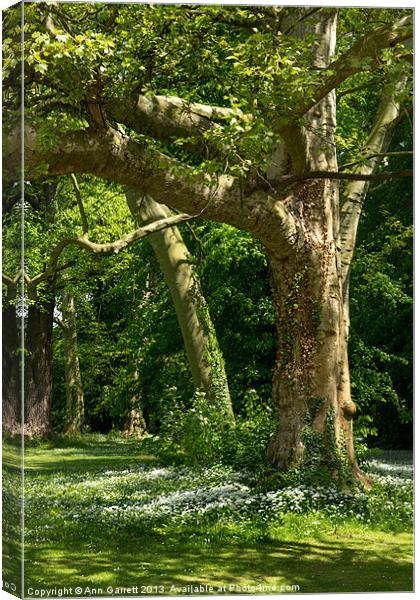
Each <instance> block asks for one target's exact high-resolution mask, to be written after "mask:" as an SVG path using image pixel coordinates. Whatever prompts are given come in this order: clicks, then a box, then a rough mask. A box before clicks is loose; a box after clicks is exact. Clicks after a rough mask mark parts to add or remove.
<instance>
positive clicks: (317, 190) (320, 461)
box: [269, 181, 368, 484]
mask: <svg viewBox="0 0 420 600" xmlns="http://www.w3.org/2000/svg"><path fill="white" fill-rule="evenodd" d="M335 197H338V194H337V192H336V189H335V186H334V185H333V184H330V183H326V182H324V181H318V182H314V183H311V184H307V185H306V186H304V187H303V186H302V187H300V190H299V192H297V193H296V196H295V198H294V204H295V206H297V205H298V204H299V203H302V204H304V205H305V206H307V205H308V204H311V203H312V205H313V212H312V219H313V220H312V222H310V221H309V219H308V218H307V223H308V231H307V232H306V233H307V235H306V236H305V241H304V242H303V243H302V245H301V247H300V248H298V249H296V252H295V253H291V254H289V255H288V256H287V258H284V257H282V258H279V257H278V256H273V255H272V253H270V250H269V254H271V266H272V287H273V298H274V309H275V314H276V320H277V335H278V347H277V348H278V349H277V358H276V365H275V369H274V374H273V402H274V405H275V407H276V410H277V415H278V418H277V430H276V433H275V435H274V437H273V439H272V441H271V444H270V447H269V458H270V461H271V462H272V463H273V464H274V465H276V466H278V467H280V468H281V469H287V468H289V467H291V466H295V465H301V466H304V467H305V466H306V467H307V468H309V469H311V470H312V472H316V473H317V474H320V473H321V472H324V474H326V473H329V474H330V475H332V476H333V478H335V479H337V480H342V481H348V482H350V480H351V478H352V477H353V476H356V477H357V478H358V479H360V480H363V481H364V483H366V484H368V480H367V479H366V478H365V477H364V475H363V474H362V473H361V472H360V469H359V467H358V465H357V461H356V458H355V453H354V448H353V436H352V419H353V416H354V414H355V405H354V403H353V402H352V400H351V395H350V380H349V370H348V357H347V331H346V319H345V317H346V313H345V310H344V307H345V303H344V295H343V288H342V281H341V274H340V256H339V254H340V252H339V248H338V247H337V243H336V239H335V237H334V236H333V235H332V234H333V232H334V227H333V222H334V220H333V219H331V220H330V222H329V223H328V220H327V221H326V220H325V219H322V216H321V214H322V212H323V213H324V214H325V211H320V212H318V211H317V210H316V207H317V206H318V208H320V207H322V206H324V208H325V206H326V205H328V204H330V208H332V207H331V201H333V203H335V201H334V198H335ZM337 208H338V207H336V209H337ZM326 212H328V213H329V214H330V216H331V215H333V214H334V210H333V211H326ZM308 216H309V215H308ZM317 223H318V224H320V225H321V230H323V231H322V235H319V237H318V236H317V237H314V236H313V235H312V233H311V234H309V231H310V232H314V231H316V230H317ZM319 233H321V231H319Z"/></svg>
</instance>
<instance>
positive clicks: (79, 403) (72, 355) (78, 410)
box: [61, 290, 85, 435]
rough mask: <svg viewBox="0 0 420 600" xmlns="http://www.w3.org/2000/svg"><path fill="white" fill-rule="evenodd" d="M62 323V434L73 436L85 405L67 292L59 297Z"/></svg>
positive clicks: (80, 424)
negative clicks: (63, 392) (63, 384)
mask: <svg viewBox="0 0 420 600" xmlns="http://www.w3.org/2000/svg"><path fill="white" fill-rule="evenodd" d="M61 299H62V304H61V308H62V313H63V321H62V322H61V328H62V332H63V342H64V371H65V377H66V416H65V425H64V433H65V434H68V435H74V434H78V433H80V432H81V430H82V427H83V420H84V413H85V403H84V397H83V386H82V376H81V373H80V365H79V355H78V352H77V329H76V311H75V307H74V297H73V295H72V294H71V292H69V291H68V290H64V291H63V293H62V296H61Z"/></svg>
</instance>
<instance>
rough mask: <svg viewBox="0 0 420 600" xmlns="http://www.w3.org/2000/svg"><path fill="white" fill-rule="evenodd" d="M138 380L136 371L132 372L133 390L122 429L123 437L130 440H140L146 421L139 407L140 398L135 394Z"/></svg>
mask: <svg viewBox="0 0 420 600" xmlns="http://www.w3.org/2000/svg"><path fill="white" fill-rule="evenodd" d="M138 378H139V373H138V371H137V370H136V371H134V373H133V385H134V390H133V394H132V395H131V398H130V402H129V406H128V414H127V419H126V422H125V424H124V429H123V431H122V435H123V437H127V438H128V437H131V438H141V437H143V436H144V434H145V433H146V421H145V420H144V417H143V411H142V409H141V405H140V398H139V395H138V393H137V389H136V388H137V385H136V384H137V382H138Z"/></svg>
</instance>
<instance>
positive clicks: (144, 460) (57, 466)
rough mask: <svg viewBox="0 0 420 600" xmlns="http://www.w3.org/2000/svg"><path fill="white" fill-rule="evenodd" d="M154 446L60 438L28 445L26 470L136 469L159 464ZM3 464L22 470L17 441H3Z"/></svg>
mask: <svg viewBox="0 0 420 600" xmlns="http://www.w3.org/2000/svg"><path fill="white" fill-rule="evenodd" d="M150 450H152V448H151V445H150V443H149V444H146V443H143V442H142V441H139V440H128V441H126V440H93V441H92V440H90V439H89V438H64V437H62V438H57V439H56V440H54V441H51V440H50V441H47V442H46V441H36V440H30V441H29V442H25V448H24V465H25V471H30V472H32V473H34V474H37V475H42V474H43V473H45V474H49V473H51V472H52V471H55V472H58V471H60V472H63V471H64V472H67V471H78V472H86V471H98V470H101V469H104V468H115V467H117V468H120V469H125V468H129V467H136V466H138V465H139V464H150V463H156V462H157V461H158V459H157V458H156V456H154V455H153V454H152V453H151V452H150ZM3 464H4V465H5V466H7V467H9V468H10V469H18V470H20V468H21V464H22V459H21V448H20V446H19V444H18V443H17V441H16V440H7V441H3Z"/></svg>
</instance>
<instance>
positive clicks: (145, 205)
mask: <svg viewBox="0 0 420 600" xmlns="http://www.w3.org/2000/svg"><path fill="white" fill-rule="evenodd" d="M126 196H127V202H128V205H129V208H130V211H131V213H132V215H133V218H134V219H135V220H136V221H137V222H138V223H140V224H142V225H146V224H148V223H152V222H154V221H156V220H159V219H164V218H167V217H168V216H170V211H169V209H168V208H167V207H166V206H164V205H162V204H158V203H157V202H155V201H154V200H153V199H152V198H150V197H149V196H142V195H139V194H138V193H137V192H135V191H133V190H129V191H127V193H126ZM148 241H149V242H150V244H151V246H152V248H153V250H154V253H155V255H156V258H157V260H158V262H159V265H160V268H161V270H162V273H163V275H164V277H165V281H166V283H167V285H168V288H169V291H170V293H171V297H172V300H173V303H174V307H175V311H176V315H177V319H178V323H179V327H180V329H181V332H182V337H183V340H184V345H185V351H186V354H187V358H188V363H189V367H190V371H191V375H192V378H193V382H194V385H195V387H196V388H197V389H199V390H202V391H203V392H205V393H206V395H207V397H208V399H209V401H210V402H212V403H214V404H215V405H217V406H219V407H220V409H221V410H222V411H223V412H224V413H225V414H226V418H227V419H228V420H229V421H230V422H231V423H232V424H233V423H234V413H233V409H232V402H231V398H230V393H229V387H228V382H227V377H226V371H225V366H224V360H223V357H222V353H221V351H220V348H219V345H218V342H217V338H216V334H215V330H214V326H213V323H212V321H211V318H210V314H209V311H208V306H207V303H206V300H205V298H204V296H203V293H202V291H201V286H200V281H199V278H198V275H197V273H196V270H195V268H194V266H193V264H192V261H191V255H190V253H189V252H188V249H187V247H186V245H185V243H184V240H183V239H182V236H181V233H180V231H179V229H178V228H177V227H170V228H167V229H165V230H162V231H159V232H157V233H154V234H152V235H151V236H149V237H148Z"/></svg>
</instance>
